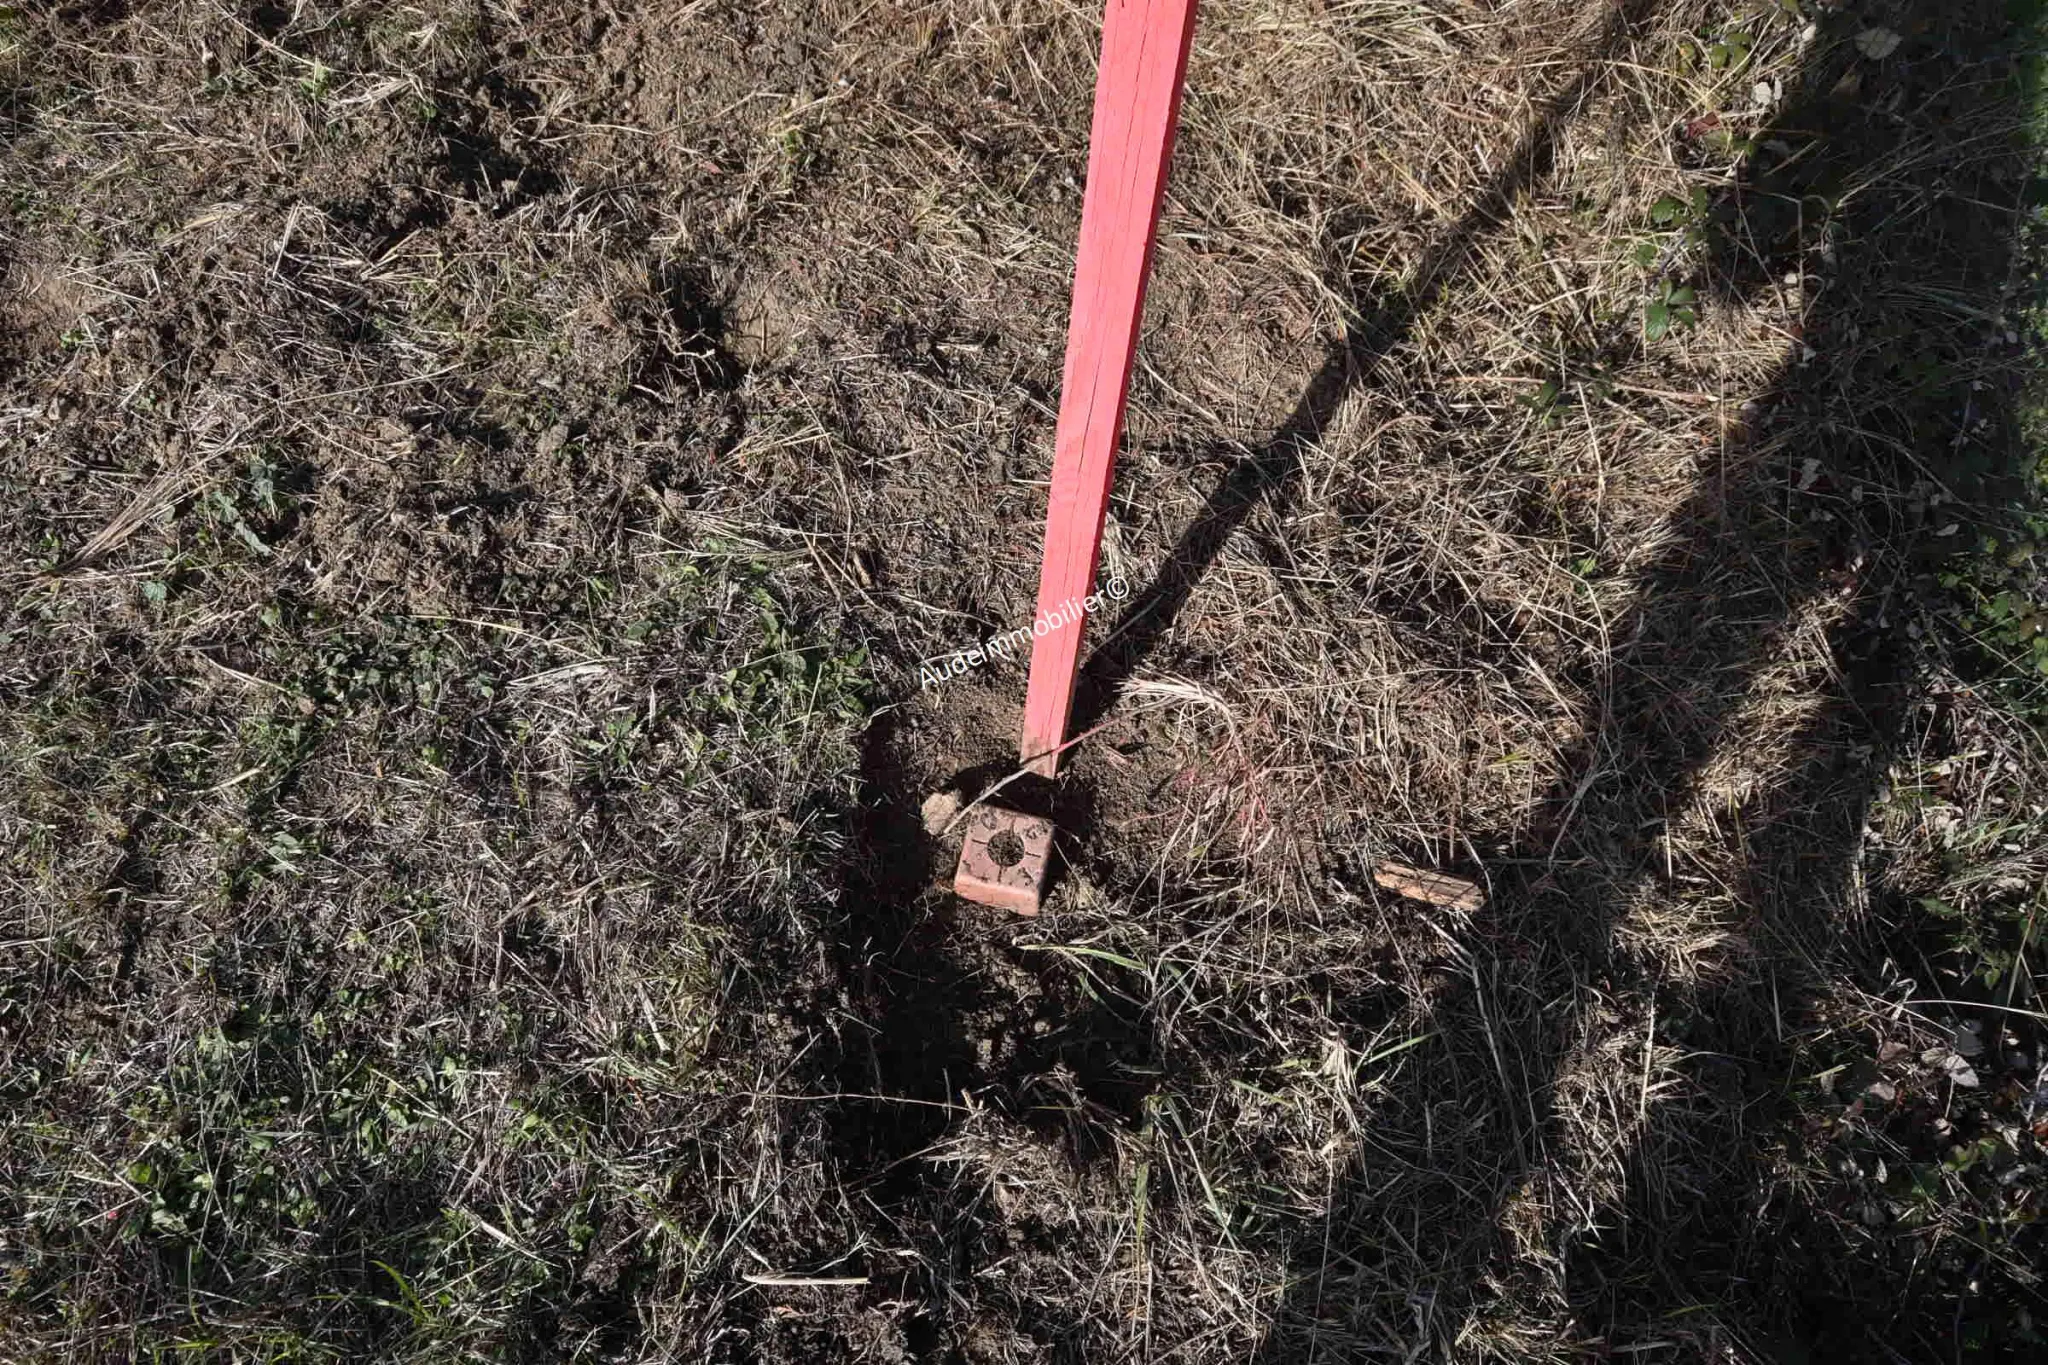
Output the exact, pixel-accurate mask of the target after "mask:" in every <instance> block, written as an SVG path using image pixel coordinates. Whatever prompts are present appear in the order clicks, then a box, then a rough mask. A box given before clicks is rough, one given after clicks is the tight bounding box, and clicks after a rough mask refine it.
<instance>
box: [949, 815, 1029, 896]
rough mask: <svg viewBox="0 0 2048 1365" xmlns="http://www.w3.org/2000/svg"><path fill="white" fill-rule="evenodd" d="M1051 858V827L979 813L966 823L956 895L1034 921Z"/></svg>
mask: <svg viewBox="0 0 2048 1365" xmlns="http://www.w3.org/2000/svg"><path fill="white" fill-rule="evenodd" d="M1004 836H1008V837H1007V838H1005V837H1004ZM1051 857H1052V821H1050V820H1042V819H1040V818H1039V817H1037V816H1035V815H1022V814H1019V813H1018V812H1016V811H1013V810H1003V809H1002V808H1001V807H999V806H980V807H977V808H976V809H975V810H974V811H973V813H972V814H970V815H969V816H968V817H967V837H966V839H965V840H964V841H963V842H962V843H961V845H960V867H959V870H958V871H956V872H955V873H954V874H953V890H954V891H956V892H958V893H959V894H960V895H962V896H964V897H966V898H967V899H968V900H971V901H979V902H980V903H981V904H983V905H993V906H997V907H999V908H1001V909H1004V910H1011V911H1015V912H1016V913H1017V914H1020V915H1035V914H1037V913H1038V898H1039V896H1040V895H1041V894H1042V893H1043V891H1044V889H1045V869H1046V864H1047V862H1048V861H1049V860H1050V859H1051Z"/></svg>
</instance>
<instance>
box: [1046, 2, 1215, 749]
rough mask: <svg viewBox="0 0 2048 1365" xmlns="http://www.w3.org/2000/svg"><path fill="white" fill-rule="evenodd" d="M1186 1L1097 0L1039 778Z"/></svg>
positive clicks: (1118, 416)
mask: <svg viewBox="0 0 2048 1365" xmlns="http://www.w3.org/2000/svg"><path fill="white" fill-rule="evenodd" d="M1195 4H1196V0H1109V8H1108V12H1107V13H1106V14H1105V15H1104V16H1103V22H1102V67H1101V71H1100V73H1099V74H1098V76H1097V77H1096V84H1095V123H1094V127H1093V129H1092V130H1091V131H1090V133H1089V140H1088V193H1087V197H1086V198H1085V199H1084V200H1083V201H1082V205H1081V245H1080V250H1079V251H1078V252H1077V253H1076V259H1075V262H1074V313H1073V319H1072V321H1071V323H1070V324H1069V326H1068V329H1067V366H1066V375H1065V378H1064V380H1063V383H1062V387H1061V390H1060V419H1059V428H1058V431H1057V434H1056V435H1055V437H1054V440H1053V465H1052V497H1051V500H1050V503H1049V506H1048V507H1047V509H1046V518H1045V564H1044V567H1043V568H1042V569H1041V570H1040V572H1039V579H1038V615H1037V618H1036V620H1035V621H1034V623H1033V627H1032V629H1033V632H1034V633H1037V632H1038V630H1039V627H1040V625H1044V626H1045V627H1046V629H1045V630H1044V632H1043V633H1042V634H1038V635H1037V640H1036V642H1035V643H1034V645H1033V646H1032V650H1031V683H1030V687H1029V690H1028V691H1027V693H1026V696H1025V699H1024V734H1023V738H1022V740H1021V741H1020V743H1019V746H1018V747H1019V749H1020V750H1021V751H1022V756H1023V759H1024V761H1025V762H1026V763H1028V764H1030V765H1031V767H1032V770H1033V771H1034V772H1038V773H1042V774H1043V775H1045V776H1047V777H1051V776H1053V775H1054V774H1055V773H1056V772H1057V771H1058V770H1059V753H1058V749H1059V747H1060V743H1061V741H1062V740H1063V739H1064V738H1065V737H1066V733H1067V721H1068V719H1069V717H1070V715H1071V713H1072V711H1073V707H1074V680H1075V677H1076V675H1077V674H1078V672H1079V671H1080V666H1081V639H1082V636H1083V634H1084V633H1085V630H1086V626H1087V618H1086V612H1085V611H1084V610H1083V604H1084V603H1085V602H1086V600H1087V598H1088V594H1089V592H1090V590H1091V589H1092V588H1093V586H1094V583H1095V565H1096V558H1097V556H1098V555H1099V554H1100V552H1101V549H1102V517H1103V514H1104V513H1105V512H1106V511H1107V510H1108V508H1109V484H1110V478H1111V476H1112V475H1113V474H1114V473H1115V471H1116V446H1117V439H1118V437H1119V436H1120V435H1121V434H1122V431H1123V423H1124V396H1125V394H1126V393H1128V392H1129V390H1130V385H1131V362H1132V358H1133V356H1134V355H1135V354H1136V352H1137V348H1138V320H1139V318H1140V317H1141V316H1142V314H1143V313H1144V309H1145V280H1146V276H1147V275H1149V274H1150V273H1151V268H1152V242H1153V238H1154V237H1155V236H1157V234H1158V231H1159V203H1160V200H1161V198H1162V197H1163V196H1164V194H1165V192H1166V165H1167V161H1168V159H1169V158H1170V157H1171V156H1172V154H1173V130H1174V125H1175V124H1176V123H1177V122H1178V120H1179V118H1180V91H1181V80H1182V77H1183V76H1184V75H1185V74H1186V71H1187V64H1188V46H1189V44H1190V43H1191V42H1192V41H1193V39H1194V35H1195Z"/></svg>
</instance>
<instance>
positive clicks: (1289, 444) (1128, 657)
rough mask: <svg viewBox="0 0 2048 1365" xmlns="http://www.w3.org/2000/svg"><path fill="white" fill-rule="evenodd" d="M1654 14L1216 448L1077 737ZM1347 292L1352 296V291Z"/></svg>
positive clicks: (1092, 665) (1635, 21)
mask: <svg viewBox="0 0 2048 1365" xmlns="http://www.w3.org/2000/svg"><path fill="white" fill-rule="evenodd" d="M1656 8H1657V0H1621V3H1618V4H1614V5H1613V6H1612V7H1611V8H1610V9H1609V10H1608V13H1607V16H1606V18H1605V20H1604V21H1603V22H1602V23H1601V25H1600V27H1599V29H1598V31H1597V33H1596V34H1595V35H1594V36H1593V37H1592V39H1591V40H1590V41H1589V42H1588V44H1587V49H1586V50H1587V60H1586V64H1585V65H1584V66H1583V67H1581V68H1580V70H1579V73H1578V75H1577V76H1575V77H1574V78H1573V79H1572V80H1571V81H1570V82H1569V83H1568V84H1567V85H1565V87H1564V88H1563V89H1562V90H1560V91H1559V92H1558V93H1557V94H1555V95H1554V96H1552V97H1551V98H1550V99H1548V100H1546V101H1545V102H1544V103H1543V104H1542V105H1541V106H1540V107H1539V108H1538V110H1537V113H1536V117H1535V118H1534V119H1533V120H1532V121H1531V123H1530V125H1529V128H1528V131H1527V132H1526V133H1524V134H1523V136H1522V139H1521V141H1520V142H1519V143H1518V144H1517V145H1516V147H1515V149H1514V152H1513V154H1512V155H1511V156H1509V157H1508V159H1507V160H1506V161H1505V162H1504V163H1502V165H1501V168H1500V170H1498V171H1497V172H1495V173H1494V175H1493V176H1492V178H1491V179H1490V180H1489V181H1488V182H1487V183H1486V184H1485V185H1484V186H1483V187H1482V188H1481V189H1480V191H1479V193H1478V194H1477V195H1475V196H1474V197H1473V200H1472V204H1471V206H1470V207H1469V208H1467V209H1466V210H1465V212H1464V213H1463V214H1461V215H1459V217H1458V220H1457V221H1456V222H1455V223H1453V224H1452V225H1451V226H1450V227H1449V228H1448V229H1446V230H1445V231H1444V233H1443V234H1442V235H1441V236H1439V237H1438V238H1437V239H1436V240H1435V241H1434V242H1433V243H1432V244H1431V245H1430V246H1429V248H1428V249H1427V250H1426V251H1425V253H1424V255H1423V257H1422V260H1421V261H1420V262H1419V263H1418V264H1417V266H1416V268H1415V271H1414V273H1413V275H1412V276H1411V277H1410V278H1409V281H1408V283H1407V284H1406V285H1405V287H1403V288H1401V289H1400V290H1399V291H1397V292H1395V293H1392V294H1390V295H1386V296H1384V297H1381V298H1378V299H1375V300H1371V301H1369V302H1368V303H1367V304H1366V305H1365V306H1364V307H1362V308H1360V309H1359V310H1358V311H1357V313H1356V315H1355V316H1354V317H1353V319H1352V320H1351V322H1350V323H1349V325H1347V326H1346V328H1345V334H1344V337H1343V338H1342V340H1340V341H1339V342H1338V343H1337V345H1336V346H1334V347H1333V348H1332V349H1331V350H1330V352H1329V354H1328V355H1327V356H1326V357H1325V358H1324V360H1323V363H1322V365H1321V366H1320V367H1318V369H1317V370H1316V372H1315V374H1314V375H1313V376H1311V377H1310V379H1309V381H1308V383H1307V385H1306V386H1305V387H1304V388H1303V389H1302V392H1301V397H1300V398H1299V399H1298V400H1296V402H1295V404H1294V407H1293V408H1292V410H1290V411H1289V413H1288V415H1287V418H1286V420H1285V421H1283V422H1282V423H1281V424H1280V426H1279V428H1278V429H1277V430H1275V431H1274V433H1273V436H1272V438H1271V439H1270V440H1268V441H1267V442H1266V443H1265V444H1264V445H1262V446H1258V447H1256V448H1253V449H1250V450H1247V449H1245V447H1244V446H1243V445H1241V444H1239V443H1236V442H1231V443H1228V444H1223V445H1220V446H1219V447H1217V450H1216V453H1217V454H1218V455H1226V454H1230V453H1233V452H1234V458H1233V459H1232V460H1231V462H1230V464H1229V465H1228V467H1227V468H1226V470H1225V471H1224V474H1223V477H1222V479H1221V480H1220V481H1219V482H1218V483H1217V485H1216V487H1215V489H1214V490H1212V491H1211V492H1210V494H1209V496H1208V498H1207V499H1206V500H1205V501H1204V503H1203V506H1202V510H1201V511H1200V512H1199V513H1198V514H1197V515H1196V517H1195V519H1194V521H1193V522H1192V523H1190V524H1189V526H1188V529H1187V530H1186V531H1185V532H1183V533H1182V534H1181V537H1180V539H1179V540H1178V541H1177V542H1175V544H1174V546H1173V548H1172V549H1171V550H1169V551H1168V552H1167V555H1166V558H1165V560H1164V561H1163V562H1162V563H1161V564H1160V566H1159V570H1158V572H1157V573H1156V574H1154V575H1153V578H1152V581H1151V582H1150V583H1148V584H1146V586H1145V587H1144V588H1143V589H1142V590H1140V591H1139V592H1137V593H1136V594H1134V595H1133V597H1132V598H1131V601H1130V602H1129V604H1128V605H1127V606H1126V607H1125V608H1124V610H1123V611H1122V612H1121V613H1119V614H1118V616H1117V618H1116V620H1115V622H1114V623H1113V624H1112V625H1111V626H1110V627H1109V629H1108V630H1107V631H1106V632H1105V633H1104V635H1103V643H1102V644H1101V645H1099V646H1097V648H1096V649H1095V651H1094V653H1092V654H1091V655H1089V656H1088V658H1087V660H1086V662H1085V663H1084V664H1083V665H1082V670H1081V673H1082V682H1081V686H1080V689H1079V692H1078V695H1077V696H1076V699H1075V703H1074V719H1073V720H1072V722H1071V723H1070V724H1069V726H1068V728H1069V730H1070V731H1071V732H1073V733H1076V734H1078V733H1079V732H1081V731H1082V730H1085V729H1087V728H1088V727H1089V726H1091V725H1093V724H1095V723H1096V722H1097V721H1099V720H1101V719H1102V716H1103V714H1104V712H1105V711H1106V710H1107V709H1108V708H1109V706H1110V704H1111V703H1112V702H1113V701H1114V700H1115V697H1116V693H1117V690H1118V689H1119V688H1120V687H1121V686H1122V685H1123V683H1125V682H1126V681H1128V680H1129V678H1130V676H1131V674H1132V673H1133V672H1134V671H1135V670H1136V669H1137V667H1138V666H1139V665H1140V664H1141V663H1143V662H1144V660H1145V658H1146V657H1147V656H1148V655H1149V654H1151V652H1152V651H1153V649H1154V647H1155V646H1157V645H1158V643H1159V641H1160V639H1161V638H1162V637H1163V636H1164V635H1165V633H1166V632H1167V631H1168V630H1169V629H1170V628H1171V627H1172V625H1173V622H1174V620H1175V618H1177V617H1178V616H1179V615H1180V612H1181V609H1182V608H1183V607H1185V606H1186V605H1187V600H1188V597H1189V596H1190V595H1191V594H1192V593H1193V592H1194V590H1195V585H1196V584H1198V583H1200V582H1201V580H1202V577H1203V575H1204V574H1206V573H1207V572H1208V570H1209V567H1210V566H1211V565H1212V564H1214V563H1215V561H1216V556H1217V555H1219V554H1221V553H1222V551H1223V547H1224V545H1226V544H1227V543H1229V540H1230V538H1231V536H1232V535H1234V534H1235V533H1236V532H1237V530H1238V528H1239V527H1241V526H1242V525H1243V524H1244V521H1245V519H1246V518H1247V517H1249V516H1250V515H1251V513H1252V510H1253V509H1254V508H1256V507H1257V506H1258V505H1259V504H1260V503H1261V502H1268V503H1270V504H1271V505H1272V506H1273V507H1274V509H1275V510H1276V511H1278V510H1281V509H1284V508H1285V507H1286V505H1287V504H1288V503H1289V502H1290V501H1292V500H1293V497H1294V494H1295V488H1296V483H1297V480H1298V476H1299V475H1300V473H1301V465H1302V459H1303V457H1304V456H1305V455H1306V454H1307V452H1308V451H1309V450H1310V449H1311V448H1313V447H1314V445H1315V444H1316V442H1317V441H1319V440H1321V439H1322V434H1323V430H1324V428H1326V427H1327V426H1328V425H1329V423H1330V419H1331V418H1333V417H1334V416H1336V413H1337V409H1338V408H1339V407H1340V406H1342V405H1343V402H1344V400H1345V399H1346V398H1347V397H1348V396H1349V395H1350V394H1351V393H1352V392H1353V391H1354V390H1355V389H1357V388H1359V387H1360V386H1362V385H1363V384H1364V383H1365V382H1366V381H1367V380H1368V379H1370V378H1371V376H1372V374H1373V372H1374V370H1375V369H1376V368H1377V367H1378V365H1379V363H1380V362H1381V361H1382V360H1384V359H1385V358H1386V356H1387V355H1388V353H1389V352H1390V351H1392V350H1393V349H1394V348H1395V347H1397V346H1399V345H1400V344H1401V343H1402V342H1403V341H1405V340H1406V339H1407V338H1408V336H1409V334H1410V332H1412V331H1413V330H1414V327H1415V324H1416V322H1417V320H1418V319H1420V318H1421V317H1423V316H1424V315H1425V314H1427V313H1428V312H1429V311H1430V309H1432V308H1433V307H1435V306H1436V304H1437V303H1438V302H1439V301H1440V300H1441V299H1442V298H1443V297H1444V295H1445V294H1446V293H1447V292H1448V291H1449V290H1450V289H1451V288H1452V287H1453V286H1454V285H1455V284H1456V283H1457V281H1458V279H1459V278H1460V273H1461V271H1460V268H1461V267H1462V266H1463V265H1464V263H1465V260H1466V258H1467V257H1468V256H1469V255H1470V254H1471V251H1472V249H1473V247H1474V246H1476V245H1477V244H1478V243H1479V242H1480V241H1481V240H1482V239H1483V238H1484V237H1485V236H1486V235H1487V234H1488V233H1489V232H1490V231H1492V230H1493V229H1494V228H1496V227H1498V226H1499V225H1500V224H1501V223H1502V222H1503V221H1504V220H1505V219H1506V216H1507V214H1508V211H1509V209H1510V208H1511V207H1512V206H1513V204H1514V202H1515V197H1516V196H1517V195H1519V194H1522V193H1523V192H1525V191H1527V190H1529V189H1531V188H1533V187H1534V186H1536V185H1538V184H1540V183H1541V182H1542V181H1543V180H1544V178H1545V177H1546V176H1548V175H1549V174H1550V171H1551V167H1552V165H1553V164H1554V162H1555V161H1556V158H1557V147H1558V140H1559V137H1560V135H1561V134H1562V132H1563V130H1564V128H1565V127H1566V126H1567V125H1568V124H1569V123H1570V121H1571V119H1572V117H1573V116H1574V115H1575V114H1576V113H1577V112H1578V109H1579V106H1580V105H1581V104H1583V103H1584V102H1585V99H1586V97H1587V96H1588V95H1589V94H1591V93H1592V92H1593V89H1594V87H1595V85H1596V84H1597V82H1598V81H1599V80H1600V78H1601V77H1602V75H1603V74H1604V73H1605V71H1606V63H1607V62H1608V60H1609V59H1611V58H1612V57H1613V55H1614V54H1615V52H1616V51H1618V50H1619V48H1620V46H1621V44H1622V43H1623V42H1624V41H1626V39H1627V38H1628V35H1629V34H1630V33H1631V32H1632V31H1633V30H1634V29H1635V28H1636V27H1637V26H1638V25H1639V24H1641V23H1642V22H1643V21H1644V20H1645V19H1647V18H1648V17H1649V16H1650V15H1651V14H1653V13H1654V12H1655V10H1656ZM1348 284H1349V282H1347V285H1348ZM1346 292H1347V293H1352V294H1355V293H1356V292H1357V291H1356V289H1355V287H1347V289H1346Z"/></svg>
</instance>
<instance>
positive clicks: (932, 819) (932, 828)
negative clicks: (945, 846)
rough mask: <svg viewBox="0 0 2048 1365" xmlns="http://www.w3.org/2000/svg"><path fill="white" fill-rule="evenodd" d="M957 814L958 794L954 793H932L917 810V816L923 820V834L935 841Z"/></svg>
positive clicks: (958, 807)
mask: <svg viewBox="0 0 2048 1365" xmlns="http://www.w3.org/2000/svg"><path fill="white" fill-rule="evenodd" d="M959 813H960V793H959V792H955V791H943V792H933V793H932V794H931V795H930V796H927V797H926V798H925V799H924V805H922V806H920V807H919V808H918V814H919V815H920V816H922V817H923V819H924V832H925V833H926V834H929V835H931V836H932V837H933V838H935V839H936V838H937V837H938V836H939V835H940V834H941V833H943V832H944V831H945V828H946V826H947V825H950V824H952V823H953V817H954V816H956V815H958V814H959Z"/></svg>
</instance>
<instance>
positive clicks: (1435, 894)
mask: <svg viewBox="0 0 2048 1365" xmlns="http://www.w3.org/2000/svg"><path fill="white" fill-rule="evenodd" d="M1372 879H1373V880H1374V881H1376V882H1378V883H1379V884H1380V885H1381V886H1383V887H1385V888H1386V889H1387V890H1389V891H1392V892H1393V893H1394V894H1396V895H1399V896H1406V897H1408V898H1409V899H1410V900H1418V901H1424V902H1427V903H1428V904H1430V905H1441V906H1443V907H1444V908H1446V909H1449V910H1468V911H1469V910H1478V909H1480V908H1481V907H1483V906H1484V905H1485V904H1486V892H1485V891H1484V890H1483V889H1481V887H1480V886H1479V884H1478V883H1477V882H1470V881H1467V880H1465V879H1464V878H1463V877H1453V876H1451V875H1450V874H1449V873H1447V872H1429V871H1426V870H1424V869H1422V868H1419V867H1409V866H1408V865H1407V864H1405V863H1381V864H1380V865H1379V866H1378V867H1377V868H1375V869H1373V874H1372Z"/></svg>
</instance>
